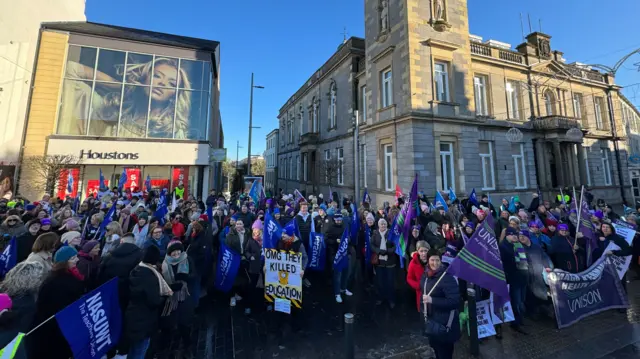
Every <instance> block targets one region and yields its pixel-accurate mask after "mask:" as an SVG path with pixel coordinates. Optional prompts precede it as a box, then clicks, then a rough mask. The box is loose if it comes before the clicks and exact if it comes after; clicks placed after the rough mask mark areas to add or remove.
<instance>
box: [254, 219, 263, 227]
mask: <svg viewBox="0 0 640 359" xmlns="http://www.w3.org/2000/svg"><path fill="white" fill-rule="evenodd" d="M263 228H264V224H262V221H261V220H259V219H256V220H255V222H253V224H252V225H251V229H259V230H262V229H263Z"/></svg>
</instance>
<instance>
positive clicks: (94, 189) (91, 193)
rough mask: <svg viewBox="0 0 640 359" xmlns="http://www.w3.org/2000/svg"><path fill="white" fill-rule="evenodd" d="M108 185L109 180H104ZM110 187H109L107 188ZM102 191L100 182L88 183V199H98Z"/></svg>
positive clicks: (90, 181)
mask: <svg viewBox="0 0 640 359" xmlns="http://www.w3.org/2000/svg"><path fill="white" fill-rule="evenodd" d="M104 181H105V182H107V184H108V182H109V181H108V180H104ZM107 187H108V186H107ZM99 191H100V180H97V179H95V180H94V179H91V180H88V181H87V197H98V192H99Z"/></svg>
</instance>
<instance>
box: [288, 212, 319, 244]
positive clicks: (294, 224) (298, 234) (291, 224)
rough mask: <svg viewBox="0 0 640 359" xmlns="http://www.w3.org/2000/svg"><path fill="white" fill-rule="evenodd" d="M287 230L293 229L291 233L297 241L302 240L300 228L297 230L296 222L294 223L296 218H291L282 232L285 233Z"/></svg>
mask: <svg viewBox="0 0 640 359" xmlns="http://www.w3.org/2000/svg"><path fill="white" fill-rule="evenodd" d="M312 220H313V219H312ZM287 228H293V233H294V234H295V235H296V237H298V239H300V240H302V238H300V237H301V235H300V228H298V221H296V217H293V219H291V220H290V221H289V223H287V224H286V225H285V226H284V228H283V229H282V230H283V231H285V230H286V229H287Z"/></svg>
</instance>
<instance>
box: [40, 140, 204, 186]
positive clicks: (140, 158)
mask: <svg viewBox="0 0 640 359" xmlns="http://www.w3.org/2000/svg"><path fill="white" fill-rule="evenodd" d="M118 149H126V150H124V151H123V150H118ZM209 152H210V150H209V145H208V144H207V143H198V142H186V143H180V142H169V143H167V142H157V141H152V142H143V141H123V140H122V139H120V140H115V139H114V140H95V141H91V140H86V139H77V138H73V137H60V136H55V137H50V138H49V139H48V144H47V155H50V156H54V155H57V156H74V157H77V158H78V159H79V166H78V167H76V168H71V169H70V170H69V171H63V173H61V175H60V178H59V181H58V188H57V192H56V196H57V197H58V198H63V197H65V196H67V195H70V196H72V197H75V196H76V195H78V194H79V195H80V196H81V197H82V198H86V197H87V196H91V195H93V194H95V193H97V191H98V189H99V187H100V172H102V176H103V178H104V180H105V182H106V184H107V185H109V187H110V188H113V187H115V186H117V185H118V181H119V179H120V177H121V176H122V173H124V174H125V175H126V182H125V184H124V189H125V190H127V189H128V190H130V191H131V192H132V193H135V192H138V191H145V190H148V189H149V187H151V189H155V190H161V189H164V188H166V189H170V190H173V189H174V188H176V187H177V186H178V185H180V184H182V185H183V186H184V188H185V197H187V196H189V195H193V196H194V197H196V198H203V197H205V198H206V195H207V192H208V190H209V186H208V184H209V183H210V181H209V180H210V178H209V177H210V173H209V172H210V171H209ZM69 183H71V185H69Z"/></svg>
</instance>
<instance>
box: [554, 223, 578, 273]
mask: <svg viewBox="0 0 640 359" xmlns="http://www.w3.org/2000/svg"><path fill="white" fill-rule="evenodd" d="M574 244H575V239H574V238H573V237H563V236H561V235H560V234H559V233H557V234H556V235H555V236H553V238H551V246H549V248H548V252H549V256H550V257H551V260H552V261H553V265H554V266H555V268H557V269H562V270H563V271H566V272H570V273H579V272H582V271H583V270H584V269H585V268H586V263H585V260H584V257H585V250H584V241H581V240H580V239H578V246H579V249H578V250H577V251H575V252H574V250H573V246H574Z"/></svg>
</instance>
